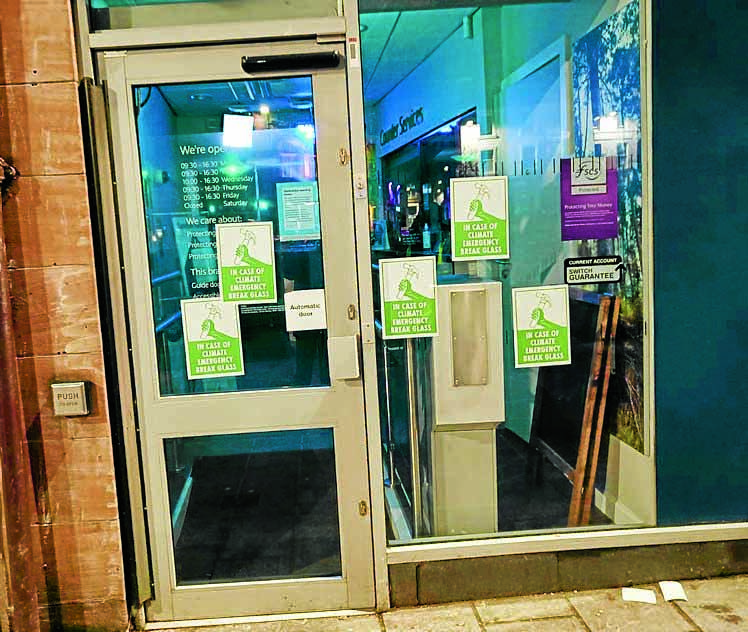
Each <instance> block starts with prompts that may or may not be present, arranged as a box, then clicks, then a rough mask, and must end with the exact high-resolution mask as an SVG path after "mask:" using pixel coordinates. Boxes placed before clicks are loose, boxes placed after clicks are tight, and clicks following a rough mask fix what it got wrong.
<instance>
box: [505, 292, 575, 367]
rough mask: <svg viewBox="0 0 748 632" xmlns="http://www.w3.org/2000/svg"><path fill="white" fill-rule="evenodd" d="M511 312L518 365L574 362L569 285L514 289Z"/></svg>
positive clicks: (515, 360) (548, 364)
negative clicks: (572, 360)
mask: <svg viewBox="0 0 748 632" xmlns="http://www.w3.org/2000/svg"><path fill="white" fill-rule="evenodd" d="M512 311H513V316H514V366H515V367H516V368H518V369H521V368H529V367H539V366H556V365H563V364H571V337H570V335H569V287H568V286H567V285H546V286H539V287H524V288H514V289H512Z"/></svg>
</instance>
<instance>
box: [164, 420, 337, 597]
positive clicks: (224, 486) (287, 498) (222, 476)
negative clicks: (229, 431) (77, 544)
mask: <svg viewBox="0 0 748 632" xmlns="http://www.w3.org/2000/svg"><path fill="white" fill-rule="evenodd" d="M164 452H165V455H166V474H167V479H168V484H169V509H170V511H171V523H172V540H173V547H174V563H175V566H176V577H177V585H178V586H184V585H189V584H203V583H220V582H238V581H261V580H269V579H289V578H298V577H331V576H332V577H336V576H340V575H341V573H342V571H341V561H340V526H339V520H338V498H337V487H336V476H335V450H334V446H333V431H332V429H315V430H283V431H279V432H257V433H245V434H238V435H211V436H204V437H179V438H176V439H165V440H164Z"/></svg>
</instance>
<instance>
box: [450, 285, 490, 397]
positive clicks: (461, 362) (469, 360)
mask: <svg viewBox="0 0 748 632" xmlns="http://www.w3.org/2000/svg"><path fill="white" fill-rule="evenodd" d="M449 302H450V313H451V317H452V323H451V331H452V375H453V384H454V386H484V385H485V384H487V383H488V322H487V319H488V314H487V310H486V291H485V290H474V291H467V292H466V291H460V292H450V297H449Z"/></svg>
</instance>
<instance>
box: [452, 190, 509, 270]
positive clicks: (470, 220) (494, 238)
mask: <svg viewBox="0 0 748 632" xmlns="http://www.w3.org/2000/svg"><path fill="white" fill-rule="evenodd" d="M508 182H509V179H508V178H507V177H506V176H490V177H484V178H452V179H451V180H450V181H449V186H450V192H451V193H450V195H451V197H452V219H451V221H452V260H453V261H471V260H475V259H508V258H509V213H508V208H509V193H508V191H509V185H508Z"/></svg>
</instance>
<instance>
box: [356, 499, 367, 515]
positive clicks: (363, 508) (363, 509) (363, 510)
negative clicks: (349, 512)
mask: <svg viewBox="0 0 748 632" xmlns="http://www.w3.org/2000/svg"><path fill="white" fill-rule="evenodd" d="M368 513H369V505H368V504H367V503H366V501H365V500H362V501H361V502H359V503H358V515H359V516H361V517H363V516H365V515H366V514H368Z"/></svg>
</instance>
